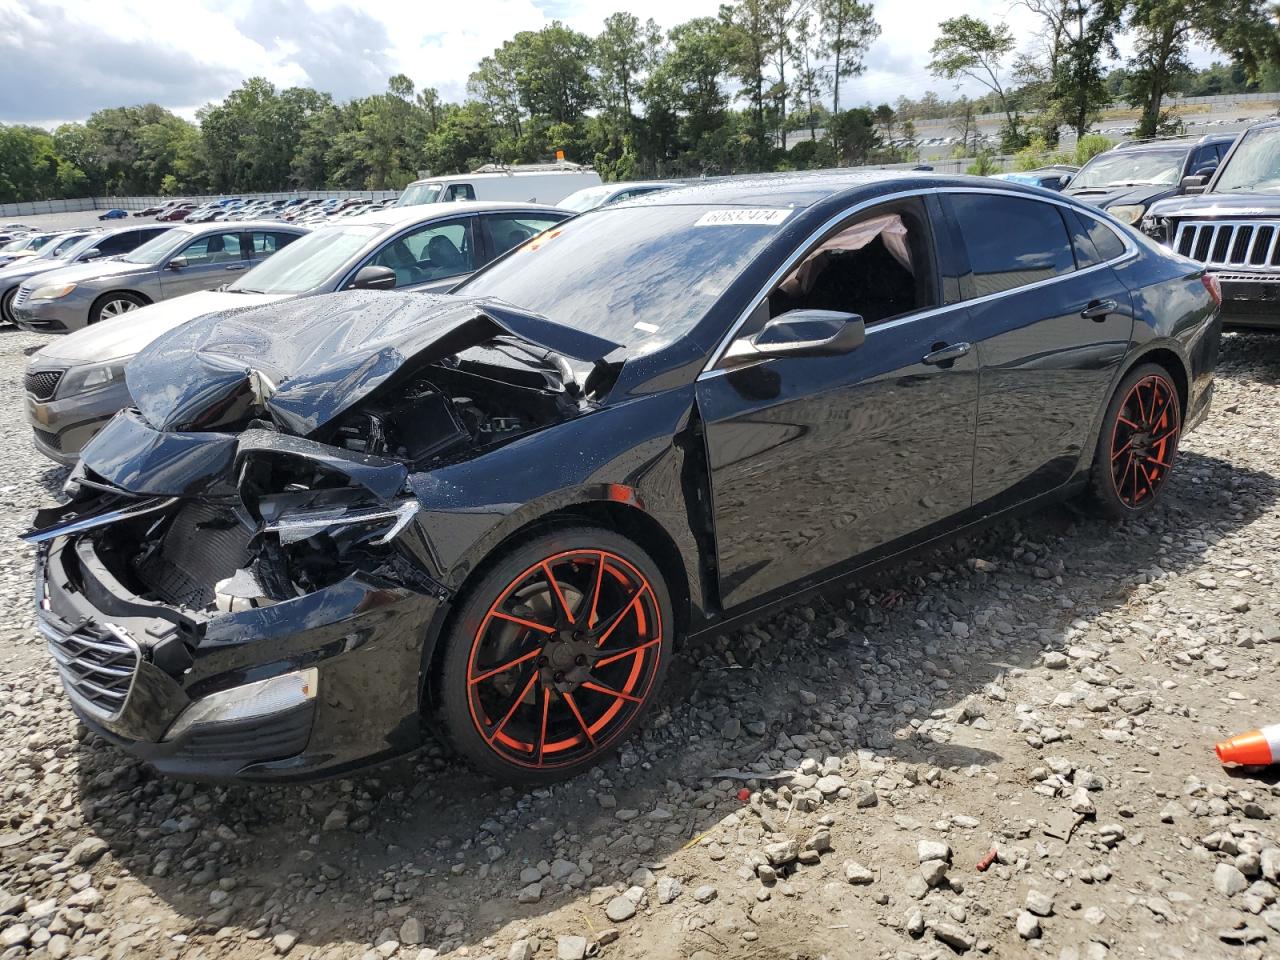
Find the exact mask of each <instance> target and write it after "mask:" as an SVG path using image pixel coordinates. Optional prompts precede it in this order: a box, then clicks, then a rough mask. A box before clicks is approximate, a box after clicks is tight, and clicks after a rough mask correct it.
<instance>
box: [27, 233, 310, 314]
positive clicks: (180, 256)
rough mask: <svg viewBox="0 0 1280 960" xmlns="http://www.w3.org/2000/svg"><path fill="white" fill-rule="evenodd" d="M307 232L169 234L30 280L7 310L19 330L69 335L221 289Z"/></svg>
mask: <svg viewBox="0 0 1280 960" xmlns="http://www.w3.org/2000/svg"><path fill="white" fill-rule="evenodd" d="M307 232H308V231H307V228H306V227H302V226H295V225H293V224H288V223H277V222H267V221H260V222H245V223H237V224H235V225H234V226H233V225H230V224H222V223H210V224H205V225H200V226H191V227H188V226H182V227H175V228H174V229H172V230H168V231H166V232H165V233H162V234H161V235H160V236H158V237H156V238H155V239H154V240H152V241H150V242H149V243H144V244H143V245H142V246H140V247H138V248H137V249H136V250H133V251H132V252H130V253H127V254H125V255H124V256H123V257H120V258H119V259H115V260H103V261H97V262H95V263H85V264H77V265H75V266H71V267H64V268H62V269H60V270H54V271H52V272H50V273H45V274H41V275H40V276H38V277H32V278H31V280H29V281H26V282H24V283H23V284H22V285H21V286H20V287H18V292H17V294H15V295H14V298H13V302H12V304H11V310H12V312H13V316H14V319H15V320H16V321H17V324H18V326H19V327H21V328H22V329H24V330H31V331H34V332H39V333H69V332H71V331H72V330H79V329H81V328H82V327H86V326H88V325H89V324H92V323H97V322H98V321H99V320H106V319H110V318H111V317H116V316H119V315H121V314H123V313H128V312H129V311H131V310H136V309H138V308H139V307H142V306H146V305H147V304H149V303H157V302H159V301H161V300H169V299H172V298H173V297H180V296H182V295H183V294H187V293H194V292H196V291H198V290H212V289H213V288H215V287H220V286H222V285H223V284H226V283H229V282H231V281H232V280H235V279H236V278H237V276H238V275H239V274H240V273H242V272H243V271H245V270H248V269H249V268H250V267H252V266H254V265H255V264H257V263H260V262H261V261H263V260H265V259H266V258H267V257H270V256H271V255H272V254H273V253H275V252H276V251H277V250H280V249H283V248H284V247H286V246H288V245H289V244H290V243H292V242H293V241H294V240H296V239H298V237H300V236H302V235H303V234H305V233H307Z"/></svg>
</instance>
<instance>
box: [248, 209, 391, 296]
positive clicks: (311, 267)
mask: <svg viewBox="0 0 1280 960" xmlns="http://www.w3.org/2000/svg"><path fill="white" fill-rule="evenodd" d="M382 229H383V228H382V227H378V226H372V225H361V226H347V227H323V228H321V229H319V230H317V231H316V232H315V233H309V234H307V235H306V236H305V237H300V238H299V239H297V240H295V241H294V242H293V243H291V244H289V245H288V246H287V247H285V248H284V249H283V250H281V251H280V252H279V253H273V254H272V255H271V257H270V259H268V260H264V261H263V262H262V263H260V264H258V266H256V267H254V268H253V269H252V270H250V271H249V272H248V273H246V274H245V275H244V276H243V277H241V278H240V279H239V280H237V281H236V282H235V283H233V284H231V285H230V286H229V287H227V289H228V290H231V291H233V292H236V293H281V294H286V293H305V292H307V291H308V290H314V289H315V288H316V287H317V286H318V285H319V284H321V283H323V282H324V281H325V280H327V279H328V278H329V277H330V276H332V275H333V273H334V272H335V271H337V270H340V269H341V268H342V266H343V264H345V263H346V262H347V261H348V260H350V259H351V258H352V257H353V256H355V255H356V254H357V253H359V252H360V250H361V249H362V248H363V247H364V245H365V244H367V243H368V242H369V240H370V239H371V238H373V237H375V236H377V234H378V233H379V231H381V230H382Z"/></svg>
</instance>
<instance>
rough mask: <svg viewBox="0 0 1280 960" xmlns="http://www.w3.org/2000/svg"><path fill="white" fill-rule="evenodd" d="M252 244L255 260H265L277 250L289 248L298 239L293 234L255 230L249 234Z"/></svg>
mask: <svg viewBox="0 0 1280 960" xmlns="http://www.w3.org/2000/svg"><path fill="white" fill-rule="evenodd" d="M249 239H250V242H251V243H252V245H253V257H254V259H255V260H265V259H266V258H267V257H269V256H271V255H272V254H273V253H275V252H276V251H277V250H282V249H284V248H285V247H287V246H288V245H289V244H291V243H293V241H295V240H297V239H298V237H297V235H296V234H293V233H280V232H277V231H275V230H253V231H251V232H250V233H249Z"/></svg>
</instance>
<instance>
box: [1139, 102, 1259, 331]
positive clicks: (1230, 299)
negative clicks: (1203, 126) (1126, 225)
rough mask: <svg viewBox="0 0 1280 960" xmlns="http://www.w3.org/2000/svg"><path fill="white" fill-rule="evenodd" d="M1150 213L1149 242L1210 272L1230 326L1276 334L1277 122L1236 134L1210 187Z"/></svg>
mask: <svg viewBox="0 0 1280 960" xmlns="http://www.w3.org/2000/svg"><path fill="white" fill-rule="evenodd" d="M1183 188H1184V189H1183V190H1182V194H1183V195H1182V196H1178V197H1170V198H1169V199H1167V200H1162V201H1160V202H1159V203H1157V204H1154V205H1153V206H1152V207H1151V210H1150V211H1149V212H1148V214H1147V216H1146V217H1145V218H1144V220H1143V221H1142V230H1143V232H1144V233H1146V234H1147V235H1148V236H1150V237H1153V238H1155V239H1156V240H1159V241H1161V242H1163V243H1167V244H1168V245H1169V246H1171V247H1172V248H1173V249H1174V250H1176V251H1177V252H1178V253H1180V254H1182V255H1183V256H1184V257H1190V258H1191V259H1192V260H1195V261H1196V262H1198V263H1202V264H1204V265H1205V267H1206V268H1208V270H1209V273H1210V274H1211V275H1212V276H1214V277H1216V278H1217V280H1218V282H1219V283H1220V284H1221V291H1222V320H1223V323H1224V325H1226V326H1229V327H1247V328H1251V329H1254V330H1273V331H1280V120H1268V121H1263V122H1261V123H1255V124H1254V125H1253V126H1251V127H1250V128H1249V129H1248V130H1246V131H1245V132H1244V133H1242V134H1241V135H1240V139H1239V140H1238V141H1237V142H1236V145H1235V147H1234V148H1232V150H1231V151H1230V152H1229V153H1228V154H1227V156H1226V159H1224V160H1223V161H1222V165H1221V166H1220V167H1219V168H1218V171H1217V173H1216V174H1215V175H1214V177H1213V178H1212V179H1211V180H1210V181H1209V183H1208V184H1207V185H1205V184H1204V183H1203V182H1200V181H1198V178H1197V179H1196V180H1190V181H1188V182H1186V183H1184V184H1183Z"/></svg>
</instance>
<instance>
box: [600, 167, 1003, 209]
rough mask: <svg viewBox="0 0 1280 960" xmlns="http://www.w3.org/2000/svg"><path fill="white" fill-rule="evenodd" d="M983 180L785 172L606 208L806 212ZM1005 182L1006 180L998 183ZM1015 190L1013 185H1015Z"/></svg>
mask: <svg viewBox="0 0 1280 960" xmlns="http://www.w3.org/2000/svg"><path fill="white" fill-rule="evenodd" d="M989 179H990V178H987V177H981V178H978V177H968V176H963V177H962V176H945V175H939V174H934V173H931V172H929V171H915V170H872V169H867V168H858V169H852V168H849V169H841V170H811V171H803V172H788V173H761V174H747V175H743V176H733V177H714V178H709V179H706V180H694V181H690V182H689V183H687V184H686V185H684V186H683V187H681V188H680V189H679V190H658V191H655V192H653V193H649V194H646V195H645V196H643V197H637V198H636V199H634V200H624V201H623V202H622V203H621V204H616V205H614V206H612V207H610V209H618V208H620V207H630V206H677V205H679V206H684V205H692V204H708V205H727V206H739V205H741V206H760V207H808V206H812V205H814V204H816V203H819V202H821V201H823V200H826V199H828V198H831V197H834V196H837V195H839V194H845V193H850V192H854V191H857V190H859V189H867V190H868V191H873V192H882V190H877V189H875V188H883V187H885V186H889V185H893V186H901V187H903V188H904V189H910V188H913V187H922V186H924V187H927V186H944V185H945V186H959V185H967V186H973V185H975V182H976V181H988V180H989ZM1002 182H1003V183H1008V181H1002ZM1015 186H1016V185H1015Z"/></svg>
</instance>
